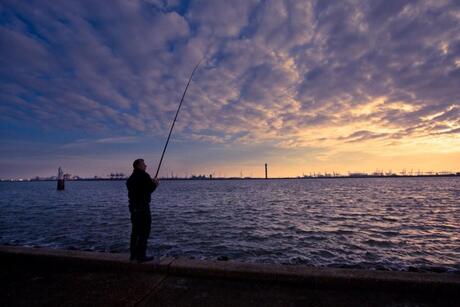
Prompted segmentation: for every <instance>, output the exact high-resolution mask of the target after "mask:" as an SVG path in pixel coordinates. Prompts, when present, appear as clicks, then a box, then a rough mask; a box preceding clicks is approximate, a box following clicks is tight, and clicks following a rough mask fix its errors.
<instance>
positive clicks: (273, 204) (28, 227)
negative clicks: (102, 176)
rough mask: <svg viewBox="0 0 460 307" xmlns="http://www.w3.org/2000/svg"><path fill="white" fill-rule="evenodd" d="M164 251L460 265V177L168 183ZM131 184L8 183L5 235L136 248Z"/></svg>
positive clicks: (399, 265) (3, 195) (161, 228)
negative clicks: (132, 234) (129, 196)
mask: <svg viewBox="0 0 460 307" xmlns="http://www.w3.org/2000/svg"><path fill="white" fill-rule="evenodd" d="M151 208H152V233H151V236H150V240H149V252H150V254H153V255H154V256H156V257H164V256H174V257H175V256H183V257H184V256H185V257H193V258H197V259H217V258H222V257H225V258H228V259H229V260H235V261H245V262H258V263H282V264H306V265H313V266H328V267H352V268H366V269H382V270H411V271H439V272H452V273H460V178H459V177H431V178H420V177H418V178H342V179H287V180H275V179H272V180H270V179H269V180H163V181H162V182H161V184H160V186H159V188H158V189H157V191H155V192H154V194H153V195H152V203H151ZM130 227H131V226H130V220H129V211H128V199H127V191H126V187H125V182H124V181H68V182H66V189H65V191H57V190H56V182H0V244H9V245H20V246H38V247H48V248H59V249H78V250H91V251H93V250H94V251H105V252H120V253H127V252H128V249H129V234H130Z"/></svg>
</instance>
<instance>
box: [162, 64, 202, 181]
mask: <svg viewBox="0 0 460 307" xmlns="http://www.w3.org/2000/svg"><path fill="white" fill-rule="evenodd" d="M202 61H203V59H201V60H200V61H199V62H198V64H196V66H195V68H194V69H193V71H192V73H191V74H190V78H189V79H188V82H187V86H186V87H185V90H184V93H183V94H182V98H181V100H180V103H179V107H178V108H177V112H176V116H174V120H173V122H172V125H171V129H170V130H169V135H168V139H167V140H166V144H165V147H164V148H163V153H162V154H161V158H160V163H158V168H157V172H156V174H155V179H156V178H158V173H159V172H160V167H161V163H162V162H163V157H164V155H165V152H166V148H167V147H168V144H169V138H170V137H171V133H172V131H173V128H174V124H175V123H176V119H177V115H178V114H179V111H180V107H181V106H182V102H184V97H185V94H186V93H187V89H188V86H189V85H190V82H191V81H192V77H193V74H194V73H195V70H196V69H197V68H198V66H200V64H201V62H202Z"/></svg>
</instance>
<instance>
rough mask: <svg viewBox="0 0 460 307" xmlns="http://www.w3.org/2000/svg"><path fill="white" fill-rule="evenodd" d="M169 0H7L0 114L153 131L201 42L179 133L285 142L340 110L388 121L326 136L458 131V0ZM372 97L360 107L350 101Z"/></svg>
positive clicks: (340, 115)
mask: <svg viewBox="0 0 460 307" xmlns="http://www.w3.org/2000/svg"><path fill="white" fill-rule="evenodd" d="M178 7H179V5H178V3H177V2H176V1H119V2H114V3H113V4H111V5H108V3H107V2H93V1H81V2H69V1H50V2H44V1H38V2H33V1H32V2H23V3H15V2H11V3H9V2H8V1H6V2H5V3H4V4H2V11H4V12H5V16H6V17H5V21H4V22H3V23H2V26H1V27H0V40H1V44H2V49H1V51H0V54H1V67H2V68H0V73H1V80H2V83H1V89H2V90H1V94H0V95H1V96H0V99H1V106H0V110H1V115H0V116H1V117H2V119H3V120H10V121H11V120H16V121H23V120H27V121H35V122H37V123H39V124H40V125H47V126H51V127H63V128H66V129H72V128H75V129H84V130H87V131H90V132H94V131H96V132H98V133H101V134H106V135H111V133H116V134H117V135H124V134H128V135H130V134H138V133H141V134H156V133H164V132H165V131H166V130H167V129H168V127H169V123H170V120H171V119H172V117H173V116H174V111H175V108H176V106H177V103H178V101H179V99H180V95H181V92H182V90H183V87H184V85H185V82H186V79H187V77H188V75H189V73H190V71H191V69H192V67H193V66H194V64H195V63H196V62H197V61H198V60H199V59H200V58H201V57H203V56H204V55H206V59H205V63H204V64H203V65H202V67H201V68H200V71H199V72H198V74H197V75H196V79H195V81H194V84H193V85H192V87H191V89H190V92H189V96H188V97H187V101H186V104H185V105H184V109H183V112H182V113H181V118H180V121H179V122H178V126H177V128H178V131H181V132H182V133H183V136H184V137H186V138H195V139H200V140H204V141H210V142H223V141H225V142H258V141H262V142H263V141H268V140H282V141H283V142H286V141H287V139H289V138H292V142H294V143H295V140H297V136H296V135H297V134H298V133H299V131H302V130H303V129H314V128H316V127H331V126H332V127H340V126H342V125H348V124H350V123H353V122H367V123H379V125H380V126H384V127H388V128H392V129H393V130H394V129H397V131H396V132H392V133H384V132H381V131H380V132H379V131H372V127H361V128H360V129H357V130H356V131H353V132H351V133H349V134H348V135H339V136H337V135H334V136H330V138H331V139H336V140H339V141H342V142H360V141H364V140H369V139H378V138H394V139H399V138H403V137H405V136H411V135H439V134H458V133H459V132H458V131H459V130H458V129H459V127H460V119H459V105H460V91H459V90H458V85H459V84H460V4H459V2H458V1H454V0H452V1H399V0H398V1H388V0H385V1H384V0H382V1H354V0H350V1H288V0H286V1H193V2H191V4H190V5H189V7H188V10H187V11H186V13H185V14H184V15H180V14H179V13H178V12H176V11H175V10H177V9H178ZM3 46H5V47H3ZM379 97H385V100H384V102H383V105H380V106H379V107H377V108H374V109H373V110H372V112H370V113H366V114H358V115H356V114H353V112H351V111H352V110H357V109H360V108H361V107H363V106H365V105H367V104H369V103H370V102H372V101H374V100H375V99H377V98H379ZM394 103H404V105H405V106H406V109H398V108H397V107H396V108H395V107H389V106H390V105H391V104H394ZM407 106H409V107H411V108H407ZM363 128H364V129H363ZM114 131H115V132H114Z"/></svg>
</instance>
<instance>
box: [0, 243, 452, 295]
mask: <svg viewBox="0 0 460 307" xmlns="http://www.w3.org/2000/svg"><path fill="white" fill-rule="evenodd" d="M0 257H1V258H2V259H8V258H10V259H15V258H22V259H23V260H28V259H30V260H32V259H33V261H35V262H37V263H40V262H41V263H59V264H66V265H69V266H79V265H83V266H92V267H94V268H95V269H104V270H105V269H109V270H130V271H132V270H134V271H143V272H154V273H163V274H166V275H174V276H193V277H203V278H222V279H235V280H251V281H261V282H276V283H295V284H302V285H305V286H308V287H312V288H331V289H378V290H387V291H416V292H432V293H455V294H458V293H460V276H459V275H457V274H445V273H419V272H417V273H412V272H394V271H370V270H360V269H336V268H316V267H308V266H302V265H272V264H254V263H241V262H232V261H204V260H194V259H185V258H177V259H176V258H164V259H160V260H157V261H153V262H147V263H143V264H137V263H132V262H129V261H128V255H126V254H115V253H100V252H86V251H76V250H57V249H48V248H33V247H19V246H2V245H0Z"/></svg>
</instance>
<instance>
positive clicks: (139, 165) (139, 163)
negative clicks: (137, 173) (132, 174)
mask: <svg viewBox="0 0 460 307" xmlns="http://www.w3.org/2000/svg"><path fill="white" fill-rule="evenodd" d="M133 168H134V169H139V170H142V171H145V169H146V168H147V165H146V164H145V162H144V159H136V160H134V162H133Z"/></svg>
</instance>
